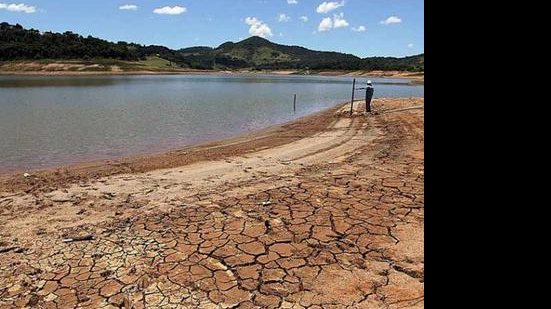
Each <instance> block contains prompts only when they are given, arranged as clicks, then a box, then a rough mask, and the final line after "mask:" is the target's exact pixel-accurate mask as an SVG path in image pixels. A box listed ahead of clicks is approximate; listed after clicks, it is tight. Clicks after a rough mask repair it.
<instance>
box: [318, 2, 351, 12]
mask: <svg viewBox="0 0 551 309" xmlns="http://www.w3.org/2000/svg"><path fill="white" fill-rule="evenodd" d="M341 6H344V1H341V2H336V1H335V2H327V1H326V2H323V3H322V4H320V5H319V6H318V8H317V9H316V12H318V13H320V14H327V13H329V12H331V11H333V10H336V9H338V8H340V7H341Z"/></svg>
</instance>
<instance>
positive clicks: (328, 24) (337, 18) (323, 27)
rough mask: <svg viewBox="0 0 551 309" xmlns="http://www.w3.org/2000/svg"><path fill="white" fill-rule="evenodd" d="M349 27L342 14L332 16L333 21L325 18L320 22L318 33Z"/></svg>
mask: <svg viewBox="0 0 551 309" xmlns="http://www.w3.org/2000/svg"><path fill="white" fill-rule="evenodd" d="M349 25H350V24H349V23H348V21H346V19H344V13H340V14H334V15H333V19H331V17H326V18H324V19H322V20H321V23H320V24H319V26H318V31H319V32H325V31H329V30H331V29H332V28H335V29H336V28H344V27H348V26H349ZM364 28H365V27H364ZM354 29H355V28H354ZM354 29H353V30H354Z"/></svg>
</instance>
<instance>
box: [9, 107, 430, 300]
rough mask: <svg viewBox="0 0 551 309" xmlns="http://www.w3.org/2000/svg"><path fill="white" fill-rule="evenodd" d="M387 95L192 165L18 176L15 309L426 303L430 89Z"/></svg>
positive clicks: (12, 202)
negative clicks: (367, 107) (365, 108)
mask: <svg viewBox="0 0 551 309" xmlns="http://www.w3.org/2000/svg"><path fill="white" fill-rule="evenodd" d="M374 105H375V110H376V111H377V112H376V113H374V114H370V115H367V116H364V115H361V114H360V113H359V112H356V113H355V115H354V117H349V116H348V115H347V113H346V112H345V110H346V107H343V108H342V109H339V110H332V111H327V112H325V113H322V114H319V115H318V116H317V117H319V118H318V119H317V120H318V122H319V123H322V121H323V120H325V121H326V122H325V123H324V126H323V128H321V129H320V130H318V131H317V132H313V131H308V130H306V131H304V132H303V134H301V133H300V130H297V131H295V133H296V134H297V135H296V136H294V137H293V138H291V137H288V139H286V142H284V143H277V142H276V143H274V145H267V146H263V147H260V148H258V149H256V148H254V147H253V148H252V149H251V150H250V151H248V152H247V151H244V149H245V148H246V147H245V146H244V145H242V146H241V147H242V148H241V152H236V154H233V155H227V156H226V155H220V156H218V157H216V156H215V157H214V158H212V159H209V158H206V159H205V160H197V161H193V162H190V163H186V164H184V165H180V166H178V165H177V164H176V163H174V162H172V161H170V162H169V163H168V166H166V168H164V169H149V170H146V171H144V172H130V173H122V172H113V174H111V175H109V174H108V173H107V174H105V175H100V174H101V173H100V174H93V175H92V176H89V175H86V173H85V172H83V171H82V170H80V174H79V175H80V178H75V181H72V180H71V179H73V178H70V177H64V176H63V175H61V174H60V175H58V177H59V181H58V182H56V178H55V172H54V171H44V172H41V173H33V174H38V175H40V176H39V177H45V178H47V179H48V181H44V182H40V181H38V180H29V179H27V181H29V182H30V181H35V182H34V183H33V184H30V183H29V184H27V186H28V187H27V188H26V187H25V183H23V182H16V183H15V184H13V185H10V179H11V180H13V181H15V178H14V177H15V176H13V175H12V176H10V177H8V178H5V179H4V182H3V184H4V187H3V188H0V308H13V307H25V306H27V307H38V308H73V307H78V308H412V307H415V308H422V307H423V306H424V284H423V281H424V184H423V182H424V129H423V127H424V110H423V106H424V100H423V99H422V98H421V99H380V100H376V101H375V103H374ZM306 123H308V121H306ZM298 127H299V125H295V127H294V128H295V129H298ZM278 130H279V133H274V134H275V135H273V136H272V138H273V139H274V141H276V140H277V138H275V137H276V136H277V135H278V134H282V135H283V136H284V134H285V132H287V133H288V132H289V131H287V130H285V129H283V128H282V127H280V128H279V129H277V130H276V131H278ZM265 133H266V132H265ZM270 134H271V133H270ZM270 134H268V135H267V136H269V135H270ZM255 138H258V136H256V137H254V136H249V137H248V139H249V140H250V142H251V144H253V146H257V145H256V144H254V142H253V141H254V140H255ZM246 139H247V138H245V137H243V139H242V140H239V141H238V142H236V141H235V140H234V142H236V143H237V144H239V143H241V142H245V141H246ZM260 140H262V139H261V138H260ZM231 145H232V143H226V144H224V145H222V144H221V145H219V146H220V148H219V149H221V150H220V151H222V152H223V151H224V149H225V148H224V147H225V146H231ZM202 150H205V149H204V148H203V149H202ZM98 164H99V163H98ZM96 168H97V167H96ZM68 170H69V173H70V172H71V171H70V170H71V169H68ZM48 173H50V174H48ZM88 176H89V177H88ZM33 177H37V176H31V177H30V178H33ZM48 177H49V178H48ZM37 183H38V184H37ZM39 184H41V185H39Z"/></svg>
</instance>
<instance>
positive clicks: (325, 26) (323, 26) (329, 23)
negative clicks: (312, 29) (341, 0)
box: [318, 17, 333, 32]
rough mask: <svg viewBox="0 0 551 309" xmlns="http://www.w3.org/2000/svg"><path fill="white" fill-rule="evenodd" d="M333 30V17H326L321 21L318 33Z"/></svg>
mask: <svg viewBox="0 0 551 309" xmlns="http://www.w3.org/2000/svg"><path fill="white" fill-rule="evenodd" d="M331 28H333V20H332V19H331V17H326V18H324V19H322V20H321V23H320V24H319V26H318V31H319V32H324V31H329V30H331Z"/></svg>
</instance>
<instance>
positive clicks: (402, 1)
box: [0, 0, 424, 57]
mask: <svg viewBox="0 0 551 309" xmlns="http://www.w3.org/2000/svg"><path fill="white" fill-rule="evenodd" d="M0 21H2V22H4V21H6V22H9V23H12V24H13V23H19V24H21V25H23V26H24V27H27V28H35V29H39V30H41V31H55V32H64V31H73V32H76V33H79V34H82V35H93V36H97V37H100V38H103V39H107V40H110V41H127V42H136V43H140V44H158V45H164V46H168V47H170V48H182V47H189V46H196V45H203V46H213V47H216V46H218V45H220V44H221V43H224V42H226V41H234V42H235V41H238V40H241V39H245V38H247V37H249V36H251V35H253V34H256V35H260V36H264V37H266V38H267V39H269V40H271V41H274V42H277V43H281V44H289V45H300V46H304V47H307V48H311V49H316V50H329V51H339V52H346V53H351V54H355V55H357V56H360V57H367V56H406V55H413V54H418V53H422V52H424V1H423V0H344V1H343V0H122V1H119V0H94V1H75V0H0Z"/></svg>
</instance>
